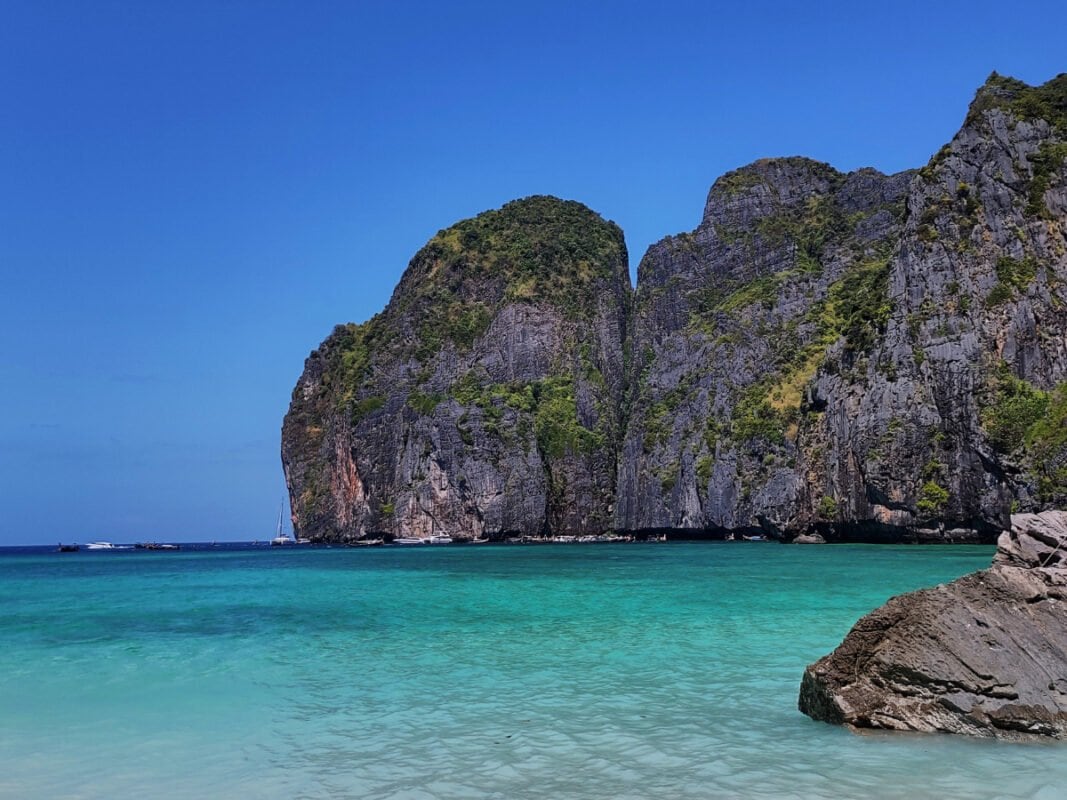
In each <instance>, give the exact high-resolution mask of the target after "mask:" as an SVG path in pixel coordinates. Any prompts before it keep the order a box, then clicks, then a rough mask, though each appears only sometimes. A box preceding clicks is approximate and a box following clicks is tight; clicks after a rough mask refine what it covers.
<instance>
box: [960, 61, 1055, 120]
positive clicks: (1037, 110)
mask: <svg viewBox="0 0 1067 800" xmlns="http://www.w3.org/2000/svg"><path fill="white" fill-rule="evenodd" d="M991 108H1002V109H1004V110H1006V111H1009V112H1010V113H1011V114H1013V115H1014V116H1016V117H1018V118H1019V119H1023V120H1027V121H1034V120H1039V119H1043V120H1045V121H1046V122H1048V123H1049V124H1051V125H1053V126H1055V127H1057V128H1059V129H1060V130H1061V131H1063V132H1065V133H1067V73H1060V74H1059V75H1057V76H1056V77H1055V78H1053V79H1052V80H1050V81H1047V82H1046V83H1043V84H1041V85H1040V86H1030V85H1029V84H1027V83H1024V82H1023V81H1020V80H1017V79H1016V78H1009V77H1007V76H1004V75H998V74H997V73H996V72H994V73H992V74H991V75H990V76H989V78H988V79H986V82H985V85H983V86H982V87H981V88H980V89H979V90H978V93H977V94H976V95H975V98H974V101H973V102H972V103H971V108H970V110H969V112H968V113H967V124H969V125H973V124H975V123H976V122H977V121H978V120H979V118H980V115H981V114H982V112H984V111H986V110H988V109H991Z"/></svg>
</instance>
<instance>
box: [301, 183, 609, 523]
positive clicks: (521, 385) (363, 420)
mask: <svg viewBox="0 0 1067 800" xmlns="http://www.w3.org/2000/svg"><path fill="white" fill-rule="evenodd" d="M629 305H630V277H629V272H628V269H627V255H626V247H625V244H624V242H623V236H622V232H621V231H620V230H619V228H618V227H617V226H615V225H614V224H612V223H610V222H606V221H604V220H603V219H601V218H600V217H599V216H597V215H596V214H594V213H593V212H592V211H590V210H589V209H587V208H585V207H584V206H582V205H580V204H578V203H573V202H565V201H561V200H557V199H555V198H550V197H531V198H527V199H525V200H519V201H515V202H513V203H509V204H507V205H505V206H504V207H503V208H501V209H499V210H497V211H489V212H486V213H485V214H481V215H479V216H478V217H475V218H474V219H470V220H466V221H464V222H461V223H459V224H457V225H455V226H453V227H451V228H448V229H447V230H443V231H441V232H440V233H438V234H437V236H435V237H434V238H433V239H432V240H431V241H430V242H429V243H428V244H427V245H426V246H425V247H424V248H423V249H422V250H420V251H419V253H418V254H416V256H415V257H414V258H413V259H412V261H411V263H410V265H409V266H408V269H407V271H406V272H405V273H404V276H403V277H402V279H401V281H400V284H399V286H398V287H397V289H396V291H395V292H394V294H393V298H392V300H391V301H390V302H389V305H388V306H387V307H386V308H385V310H384V311H383V312H382V313H381V314H379V315H378V316H376V317H374V318H373V319H371V320H369V321H368V322H365V323H363V324H362V325H342V326H338V327H337V328H336V329H335V330H334V332H333V334H332V335H331V336H330V337H329V338H327V340H326V341H325V342H323V344H322V345H321V347H319V349H318V350H316V351H315V352H314V353H312V354H311V356H310V357H309V358H308V360H307V363H306V364H305V368H304V374H303V375H302V376H301V378H300V381H299V383H298V384H297V387H296V389H295V391H294V393H293V400H292V405H291V407H290V410H289V414H288V415H287V416H286V419H285V424H284V427H283V431H282V459H283V463H284V466H285V473H286V480H287V482H288V484H289V487H290V498H291V501H292V508H293V522H294V527H295V529H296V530H298V531H299V532H300V533H301V534H302V535H307V536H309V537H310V538H312V539H349V538H358V537H360V536H363V535H365V534H367V533H386V534H394V535H416V536H425V535H430V534H432V533H437V534H451V535H454V536H467V537H471V536H479V535H481V534H494V535H498V534H502V533H509V532H513V533H525V534H536V533H541V532H543V531H546V530H554V531H569V532H585V531H600V530H604V529H606V528H610V527H611V524H612V506H613V503H614V497H615V474H616V465H615V452H616V450H617V442H618V439H619V436H620V416H621V400H622V397H623V394H624V376H623V346H624V342H625V341H626V339H627V335H628V332H627V328H628V324H629V321H628V320H629Z"/></svg>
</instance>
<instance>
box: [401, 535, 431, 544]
mask: <svg viewBox="0 0 1067 800" xmlns="http://www.w3.org/2000/svg"><path fill="white" fill-rule="evenodd" d="M429 541H430V540H429V539H416V538H415V537H413V536H401V537H399V538H397V539H393V544H427V543H428V542H429Z"/></svg>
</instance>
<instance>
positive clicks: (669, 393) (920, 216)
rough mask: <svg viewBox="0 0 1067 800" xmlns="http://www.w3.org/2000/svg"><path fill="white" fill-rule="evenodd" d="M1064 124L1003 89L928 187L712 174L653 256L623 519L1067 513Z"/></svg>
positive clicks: (813, 166)
mask: <svg viewBox="0 0 1067 800" xmlns="http://www.w3.org/2000/svg"><path fill="white" fill-rule="evenodd" d="M1065 109H1067V76H1060V77H1059V78H1057V79H1055V80H1054V81H1051V82H1050V83H1049V84H1047V85H1046V86H1044V87H1040V88H1038V89H1033V88H1030V87H1027V86H1025V85H1023V84H1020V83H1018V82H1015V81H1011V80H1009V79H1003V78H998V77H994V78H991V79H990V81H989V83H987V85H986V86H985V87H983V88H982V89H981V90H980V91H979V93H978V95H977V97H976V99H975V102H974V104H973V105H972V108H971V111H970V113H969V115H968V117H967V121H966V123H965V125H964V127H963V129H962V130H961V131H960V132H959V134H958V135H957V136H956V137H955V138H954V139H953V141H952V142H951V143H950V144H949V145H947V146H946V147H945V148H944V149H942V151H941V152H940V153H938V154H937V155H936V156H935V157H934V158H933V159H932V160H931V162H930V164H929V165H927V166H926V167H925V168H924V169H922V170H920V171H918V173H902V174H900V175H894V176H888V177H886V176H882V175H880V174H878V173H875V172H873V171H870V170H860V171H858V172H855V173H852V174H850V175H841V174H839V173H837V172H835V171H833V170H832V169H831V168H829V167H827V166H826V165H823V164H817V163H814V162H810V161H804V160H800V159H780V160H773V161H763V162H757V163H756V164H754V165H752V166H751V167H748V168H746V169H743V170H739V171H737V172H734V173H730V174H728V175H726V176H724V177H723V178H721V179H720V180H719V181H718V182H716V184H715V186H714V187H713V188H712V190H711V194H710V195H709V198H708V205H707V209H706V211H705V214H704V219H703V221H702V223H701V225H700V226H699V227H698V228H697V229H696V231H694V232H693V233H692V234H687V235H683V236H677V237H671V238H668V239H666V240H664V241H663V242H661V243H659V244H658V245H656V246H654V247H653V248H652V249H651V250H650V251H649V253H648V255H646V256H645V259H644V260H643V261H642V263H641V268H640V273H639V280H638V290H637V302H636V322H635V333H634V337H635V354H636V358H635V365H634V371H633V373H632V375H631V379H632V380H633V382H634V385H635V386H636V387H637V390H636V397H637V399H636V403H635V406H634V412H633V415H632V417H631V420H630V425H629V428H628V431H627V436H626V439H625V445H624V450H623V454H622V457H621V461H620V478H619V488H620V502H619V506H618V509H619V513H618V517H617V523H618V525H619V526H620V527H624V528H649V527H674V528H678V527H681V528H708V527H712V528H715V527H721V528H763V529H766V530H769V531H772V532H783V531H796V530H805V529H812V528H815V529H819V530H822V531H824V532H826V533H828V534H829V535H830V536H831V537H850V538H898V537H902V536H903V537H917V538H925V539H929V540H944V539H956V540H958V539H974V538H986V539H988V538H991V537H992V536H993V535H994V534H995V532H996V531H999V530H1002V529H1003V528H1004V527H1005V525H1006V522H1007V514H1008V510H1009V508H1010V507H1011V504H1012V503H1013V502H1015V503H1016V504H1017V505H1019V506H1021V507H1023V508H1038V507H1043V506H1045V505H1048V504H1053V503H1057V502H1063V499H1064V487H1065V481H1064V478H1065V477H1067V471H1065V470H1064V465H1065V461H1064V458H1065V452H1064V447H1063V439H1064V436H1063V433H1062V430H1063V419H1064V399H1065V394H1064V391H1063V390H1062V389H1057V387H1058V386H1060V384H1062V382H1063V381H1064V380H1065V379H1067V373H1065V366H1067V364H1065V361H1064V357H1065V345H1067V314H1065V313H1064V309H1065V302H1067V292H1065V286H1064V280H1065V279H1067V260H1065V257H1064V252H1065V244H1067V240H1065V238H1064V227H1063V226H1064V222H1065V215H1064V211H1065V208H1067V206H1065V201H1067V187H1065V185H1064V180H1063V178H1064V166H1063V165H1064V155H1065V154H1067V145H1065V144H1064V133H1065V132H1067V125H1064V112H1065ZM1054 431H1059V433H1054Z"/></svg>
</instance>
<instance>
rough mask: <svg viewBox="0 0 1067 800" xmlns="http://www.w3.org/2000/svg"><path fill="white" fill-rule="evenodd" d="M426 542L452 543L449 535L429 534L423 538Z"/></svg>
mask: <svg viewBox="0 0 1067 800" xmlns="http://www.w3.org/2000/svg"><path fill="white" fill-rule="evenodd" d="M424 541H425V542H426V544H452V537H451V536H431V537H430V538H429V539H425V540H424Z"/></svg>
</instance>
